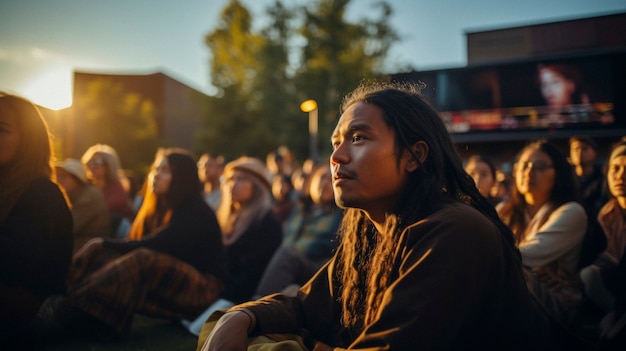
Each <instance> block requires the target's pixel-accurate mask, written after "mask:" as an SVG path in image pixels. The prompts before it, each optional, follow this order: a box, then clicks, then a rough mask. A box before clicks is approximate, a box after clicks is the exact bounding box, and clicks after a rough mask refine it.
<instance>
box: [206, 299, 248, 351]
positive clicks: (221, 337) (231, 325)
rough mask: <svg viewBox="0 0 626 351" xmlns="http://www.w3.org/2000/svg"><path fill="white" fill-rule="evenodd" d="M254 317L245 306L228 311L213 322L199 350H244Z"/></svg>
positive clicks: (246, 347)
mask: <svg viewBox="0 0 626 351" xmlns="http://www.w3.org/2000/svg"><path fill="white" fill-rule="evenodd" d="M255 326H256V317H255V316H254V315H253V314H252V313H251V312H250V311H248V310H246V309H245V308H239V309H234V310H230V311H228V312H227V313H226V314H224V315H223V316H222V317H220V319H219V320H218V321H217V323H216V324H215V327H214V328H213V330H212V331H211V334H209V336H208V337H207V339H206V342H205V343H204V345H203V346H202V349H201V351H245V350H247V349H248V335H249V334H250V332H251V331H252V330H253V329H254V328H255Z"/></svg>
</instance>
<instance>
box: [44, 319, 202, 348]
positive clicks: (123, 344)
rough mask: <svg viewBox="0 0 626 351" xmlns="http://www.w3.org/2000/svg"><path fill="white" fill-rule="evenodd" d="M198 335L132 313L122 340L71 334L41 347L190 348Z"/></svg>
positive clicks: (194, 346)
mask: <svg viewBox="0 0 626 351" xmlns="http://www.w3.org/2000/svg"><path fill="white" fill-rule="evenodd" d="M197 342H198V338H197V337H196V336H195V335H193V334H191V333H190V332H189V331H187V329H185V328H184V327H183V326H182V325H181V324H180V323H177V322H175V321H171V320H167V319H158V318H150V317H145V316H141V315H135V318H134V321H133V326H132V330H131V333H130V336H129V337H128V339H127V340H124V341H114V342H98V341H93V340H89V339H86V338H85V339H83V338H71V339H64V340H60V341H54V342H50V343H49V344H47V345H45V346H44V347H43V348H42V349H41V350H42V351H153V350H156V351H158V350H168V351H183V350H184V351H194V350H195V349H196V346H197Z"/></svg>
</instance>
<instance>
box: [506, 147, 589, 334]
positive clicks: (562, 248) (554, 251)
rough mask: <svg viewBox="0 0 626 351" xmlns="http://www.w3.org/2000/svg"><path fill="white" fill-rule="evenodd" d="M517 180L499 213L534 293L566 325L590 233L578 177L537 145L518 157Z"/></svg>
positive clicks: (557, 156) (549, 149)
mask: <svg viewBox="0 0 626 351" xmlns="http://www.w3.org/2000/svg"><path fill="white" fill-rule="evenodd" d="M514 180H515V189H513V191H512V193H511V198H510V200H509V201H507V202H506V203H503V204H501V205H499V206H498V208H497V209H498V214H499V215H500V217H501V218H502V220H503V221H504V222H505V223H506V224H507V225H509V227H510V228H511V230H512V231H513V233H514V234H515V236H516V240H517V245H518V247H519V249H520V252H521V254H522V263H523V265H524V266H525V273H526V278H527V284H528V287H529V289H530V291H531V292H532V293H533V295H534V296H535V297H536V298H537V299H538V300H539V301H540V302H541V305H542V306H543V307H544V308H545V309H546V310H547V311H548V312H549V313H550V314H551V315H552V317H554V318H556V319H557V320H559V321H561V322H564V323H566V324H567V323H569V322H570V320H569V319H570V317H569V314H570V312H571V311H573V308H574V307H575V306H576V305H577V304H578V303H579V302H580V299H581V292H580V289H579V288H578V286H579V281H578V278H577V271H576V270H577V265H578V260H579V257H580V249H581V244H582V239H583V236H584V235H585V231H586V229H587V215H586V213H585V210H584V208H583V207H582V206H581V205H580V204H579V203H578V202H577V199H578V197H577V195H576V194H577V191H576V189H577V188H576V181H575V178H574V173H573V171H572V168H571V166H570V165H569V164H568V163H567V159H566V158H565V156H564V155H563V154H562V153H561V152H560V151H559V150H558V149H557V148H556V147H555V146H554V145H553V144H550V143H549V142H547V141H536V142H533V143H531V144H529V145H528V146H526V147H525V148H524V149H522V151H521V152H520V153H519V155H518V157H517V159H516V162H515V165H514Z"/></svg>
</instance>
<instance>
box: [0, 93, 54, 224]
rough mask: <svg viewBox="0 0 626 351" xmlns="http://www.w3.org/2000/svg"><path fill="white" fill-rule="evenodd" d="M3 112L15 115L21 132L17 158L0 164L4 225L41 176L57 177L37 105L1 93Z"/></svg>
mask: <svg viewBox="0 0 626 351" xmlns="http://www.w3.org/2000/svg"><path fill="white" fill-rule="evenodd" d="M0 114H3V115H7V116H14V117H15V123H16V125H17V129H18V132H19V135H20V140H19V145H18V149H17V153H16V157H15V158H14V159H13V160H11V161H9V163H8V164H6V165H2V166H0V224H2V223H4V222H5V221H6V219H7V216H8V215H9V212H10V211H11V209H12V208H13V206H14V205H15V203H16V202H17V200H18V199H19V198H20V196H22V194H23V193H24V192H25V191H26V189H28V187H29V186H30V184H31V183H32V182H33V181H34V180H35V179H37V178H42V177H45V178H48V179H50V180H55V171H54V167H53V165H52V162H53V155H52V147H51V142H50V133H49V131H48V125H47V124H46V121H45V120H44V119H43V116H42V115H41V112H40V111H39V109H38V108H37V106H36V105H35V104H33V103H32V102H30V101H29V100H27V99H25V98H23V97H20V96H17V95H11V94H8V93H4V92H0Z"/></svg>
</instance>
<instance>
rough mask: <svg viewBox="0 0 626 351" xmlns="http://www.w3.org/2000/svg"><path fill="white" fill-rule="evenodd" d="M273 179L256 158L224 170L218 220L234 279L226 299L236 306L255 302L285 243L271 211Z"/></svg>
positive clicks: (237, 163)
mask: <svg viewBox="0 0 626 351" xmlns="http://www.w3.org/2000/svg"><path fill="white" fill-rule="evenodd" d="M270 177H271V175H270V173H269V170H268V169H267V167H266V166H265V165H264V164H263V162H262V161H261V160H260V159H257V158H253V157H246V156H244V157H240V158H238V159H236V160H234V161H232V162H229V163H228V164H227V165H226V167H225V168H224V184H223V185H222V201H221V202H220V206H219V208H218V210H217V218H218V220H219V223H220V226H221V228H222V241H223V243H224V246H225V247H226V253H227V256H228V272H229V278H230V279H229V281H228V283H227V284H226V289H225V290H224V293H223V294H222V298H224V299H226V300H228V301H231V302H234V303H241V302H244V301H248V300H250V299H251V298H252V295H253V294H254V290H255V288H256V286H257V284H258V283H259V281H260V279H261V276H262V275H263V271H264V270H265V267H267V265H268V263H269V261H270V259H271V258H272V255H273V254H274V252H275V251H276V249H277V248H278V246H280V244H281V242H282V239H283V231H282V224H281V222H280V219H278V217H277V216H276V215H274V213H273V212H272V211H271V208H272V195H271V181H270Z"/></svg>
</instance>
